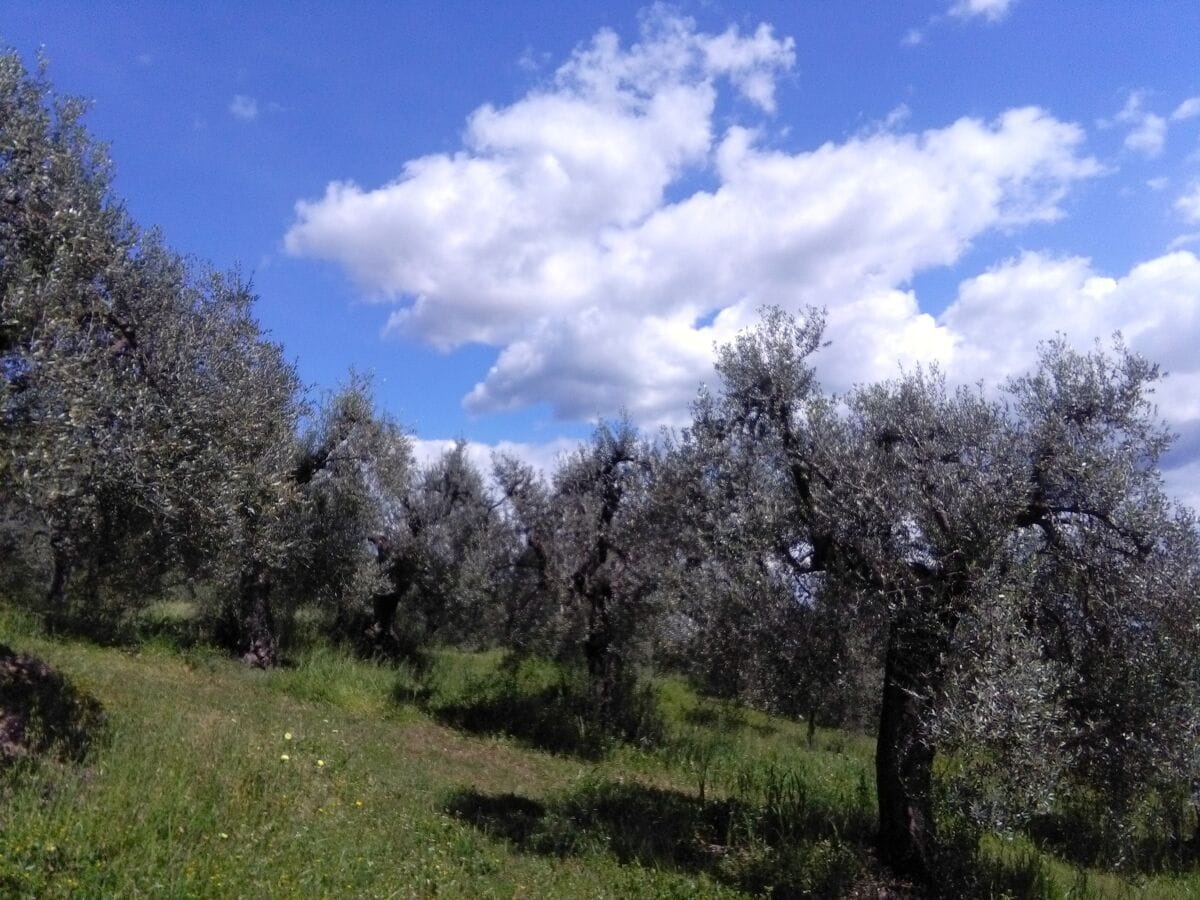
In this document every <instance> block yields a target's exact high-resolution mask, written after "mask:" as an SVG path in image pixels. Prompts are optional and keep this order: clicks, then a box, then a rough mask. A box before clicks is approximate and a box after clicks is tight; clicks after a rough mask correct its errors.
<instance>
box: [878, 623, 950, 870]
mask: <svg viewBox="0 0 1200 900" xmlns="http://www.w3.org/2000/svg"><path fill="white" fill-rule="evenodd" d="M947 641H948V637H947V632H946V631H945V630H943V628H938V627H936V626H935V627H933V628H923V627H919V626H911V625H903V624H894V625H893V626H892V628H891V631H890V633H889V635H888V643H887V654H886V657H885V661H884V675H883V704H882V708H881V711H880V718H879V736H878V740H877V743H876V748H875V778H876V785H877V791H878V799H879V838H878V840H879V857H880V860H881V861H882V862H883V863H884V864H885V865H887V866H888V868H890V869H891V870H892V871H893V872H894V873H895V874H896V875H898V876H900V877H902V878H907V879H910V880H912V881H913V882H915V883H916V884H919V885H930V884H932V882H933V879H934V874H935V873H934V852H935V849H936V836H937V833H936V825H935V822H934V813H933V760H934V756H935V754H936V748H935V747H934V746H933V744H932V743H931V742H930V740H929V739H928V737H927V735H926V732H925V725H926V720H927V717H928V714H929V712H930V709H931V704H932V702H933V700H934V698H935V697H936V696H937V694H938V693H939V692H940V690H941V688H942V684H943V682H944V679H945V664H944V662H943V660H944V658H945V657H944V653H943V650H944V649H945V647H946V644H947Z"/></svg>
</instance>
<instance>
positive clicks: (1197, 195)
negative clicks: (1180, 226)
mask: <svg viewBox="0 0 1200 900" xmlns="http://www.w3.org/2000/svg"><path fill="white" fill-rule="evenodd" d="M1175 208H1176V209H1177V210H1179V212H1180V213H1182V214H1183V217H1184V218H1185V219H1187V220H1188V221H1189V222H1200V179H1197V180H1196V181H1193V182H1192V183H1191V184H1190V185H1188V188H1187V190H1186V191H1184V192H1183V194H1181V195H1180V196H1179V198H1178V199H1177V200H1176V201H1175Z"/></svg>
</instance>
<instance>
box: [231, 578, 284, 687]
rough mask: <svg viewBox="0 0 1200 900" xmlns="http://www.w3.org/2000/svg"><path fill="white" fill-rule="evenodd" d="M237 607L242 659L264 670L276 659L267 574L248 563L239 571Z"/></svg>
mask: <svg viewBox="0 0 1200 900" xmlns="http://www.w3.org/2000/svg"><path fill="white" fill-rule="evenodd" d="M239 593H240V597H239V601H240V606H241V622H240V626H241V632H242V635H241V645H242V648H243V653H242V661H243V662H245V663H247V664H248V665H252V666H258V667H259V668H263V669H267V668H270V667H271V666H273V665H275V664H276V663H277V662H278V661H279V660H278V653H279V648H278V640H277V637H276V634H275V616H274V614H273V613H272V611H271V576H270V574H269V573H268V572H267V571H266V570H265V569H264V568H262V567H261V566H259V565H255V564H251V565H249V566H247V567H246V568H245V569H244V570H243V571H242V577H241V584H240V585H239Z"/></svg>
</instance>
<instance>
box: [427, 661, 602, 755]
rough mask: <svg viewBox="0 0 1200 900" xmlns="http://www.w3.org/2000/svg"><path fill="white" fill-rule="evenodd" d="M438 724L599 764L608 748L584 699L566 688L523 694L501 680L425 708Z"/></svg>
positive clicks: (509, 682)
mask: <svg viewBox="0 0 1200 900" xmlns="http://www.w3.org/2000/svg"><path fill="white" fill-rule="evenodd" d="M427 709H428V711H429V712H430V713H432V714H433V716H434V718H436V719H437V720H438V721H439V722H441V723H442V724H444V725H449V726H451V727H454V728H460V729H462V730H463V731H469V732H472V733H474V734H505V735H508V736H509V737H512V738H515V739H517V740H518V741H521V742H522V743H524V744H527V745H529V746H531V747H536V748H538V749H540V750H548V751H550V752H551V753H561V754H564V755H568V756H577V757H581V758H583V759H598V758H600V757H601V756H603V755H604V753H605V752H606V751H607V749H608V746H609V743H610V741H609V739H608V737H607V736H606V735H604V734H603V733H601V731H600V730H599V729H598V728H596V727H594V726H593V725H592V721H591V714H590V709H589V707H588V703H587V698H586V697H585V696H582V695H581V693H580V692H579V691H576V690H573V689H572V687H571V686H570V685H567V684H557V685H550V686H548V687H542V688H538V689H535V690H521V689H519V688H518V687H517V686H516V685H515V684H513V683H512V682H511V681H510V680H507V679H501V680H500V681H498V682H497V683H495V684H493V685H489V686H488V687H486V688H483V689H480V690H475V691H469V692H468V693H467V694H466V695H465V696H461V697H456V698H454V699H453V700H451V701H449V702H441V703H439V702H437V701H435V700H431V701H430V702H429V704H428V706H427Z"/></svg>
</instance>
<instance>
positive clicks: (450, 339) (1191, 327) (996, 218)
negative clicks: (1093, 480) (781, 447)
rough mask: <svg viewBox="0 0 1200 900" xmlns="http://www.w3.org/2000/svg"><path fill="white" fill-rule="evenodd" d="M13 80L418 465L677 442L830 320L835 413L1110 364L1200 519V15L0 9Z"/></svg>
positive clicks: (699, 7) (305, 372)
mask: <svg viewBox="0 0 1200 900" xmlns="http://www.w3.org/2000/svg"><path fill="white" fill-rule="evenodd" d="M0 43H3V44H7V45H10V46H13V47H15V48H16V49H17V50H18V51H20V52H21V53H22V54H23V55H24V56H25V57H26V58H27V59H29V60H31V61H32V60H33V58H34V56H35V54H36V52H37V50H38V48H39V47H41V48H43V50H44V53H45V55H46V56H47V58H48V59H49V61H50V78H51V80H52V81H53V83H54V84H55V85H56V87H57V88H58V89H59V90H60V91H63V92H66V93H74V94H79V95H83V96H86V97H89V98H91V99H92V100H93V101H94V107H93V109H92V112H91V114H90V115H89V118H88V123H89V126H90V128H91V129H92V131H93V133H94V134H95V135H97V136H98V137H100V138H102V139H104V140H106V141H108V142H109V143H110V144H111V147H112V156H113V158H114V160H115V162H116V166H117V179H116V191H117V193H118V194H119V195H120V196H121V197H122V198H124V200H125V201H126V203H127V205H128V206H129V208H130V210H131V212H132V213H133V215H134V217H135V219H137V221H138V222H140V223H141V224H143V225H146V226H150V225H158V226H161V228H162V229H163V231H164V232H165V234H166V237H167V240H168V242H169V243H170V244H171V245H172V246H174V247H176V248H177V249H179V250H181V251H183V252H185V253H188V254H191V255H194V256H195V257H197V258H200V259H203V260H208V261H211V262H212V263H213V264H214V265H215V266H217V267H219V268H228V267H231V266H234V265H238V266H240V267H241V268H242V270H243V271H244V272H246V273H247V274H250V275H251V276H252V277H253V281H254V284H255V287H256V289H257V292H258V293H259V295H260V297H261V301H260V304H259V307H258V312H259V315H260V317H261V319H262V320H263V322H264V323H265V324H266V325H267V327H268V328H269V329H270V330H271V331H272V332H273V334H274V335H275V336H276V337H277V338H278V339H279V340H281V341H282V342H283V343H284V345H285V346H286V348H287V351H288V353H289V355H290V356H292V357H293V358H295V359H296V360H297V362H298V364H299V367H300V371H301V373H302V376H303V377H304V378H305V380H306V381H307V382H309V383H312V384H313V385H316V386H329V385H332V384H334V383H336V382H337V381H338V380H339V379H340V378H342V377H343V376H344V374H345V372H346V371H347V369H348V368H349V367H350V366H355V367H358V368H359V369H362V370H369V371H373V372H374V373H375V377H376V383H377V386H378V389H379V395H380V400H381V402H382V403H383V404H384V405H385V406H386V408H387V409H388V410H390V411H391V412H392V413H394V414H395V415H396V416H397V417H398V418H399V419H400V420H401V421H402V422H404V423H406V424H407V425H408V426H410V427H411V428H413V429H414V430H415V431H416V433H417V434H418V435H419V436H420V437H421V438H423V439H427V440H436V439H448V438H453V437H456V436H465V437H467V438H469V439H471V440H472V441H473V442H477V443H478V444H479V445H480V448H481V450H482V449H483V448H485V447H486V446H492V445H496V444H498V443H500V442H504V441H509V442H517V443H519V444H521V445H523V447H522V449H523V452H525V453H526V454H527V455H529V456H530V457H531V458H535V459H539V458H540V459H543V460H544V459H547V458H549V456H550V455H551V454H552V453H553V452H554V451H555V450H557V449H560V448H561V447H563V446H564V445H565V443H564V442H565V441H566V440H570V439H572V438H575V437H578V436H580V435H582V434H585V433H586V432H587V430H588V428H589V425H588V421H589V419H591V418H592V417H594V416H596V415H611V414H613V413H615V412H616V411H617V410H618V409H620V408H625V409H627V410H629V411H630V413H631V414H632V415H633V416H634V418H636V419H637V420H638V421H640V422H641V423H643V424H645V425H648V426H650V425H655V424H658V423H674V424H677V423H679V422H680V421H682V420H683V417H685V416H686V409H687V402H688V399H689V398H690V397H691V396H693V395H694V391H695V387H696V385H697V384H698V383H699V382H700V381H701V380H704V379H707V378H710V377H711V369H710V363H711V348H712V345H713V343H714V342H719V341H723V340H727V339H728V338H729V337H730V336H731V335H732V334H734V333H736V331H737V329H738V328H740V327H744V326H746V325H748V324H750V323H752V322H753V320H754V315H755V312H754V311H755V310H756V309H757V308H758V306H760V305H761V304H763V303H781V304H783V305H785V306H789V307H792V308H796V309H799V308H801V307H803V306H804V305H805V304H808V303H818V304H821V305H826V306H828V307H829V309H830V322H831V326H830V337H831V338H832V339H833V344H832V346H831V347H830V348H829V349H828V350H827V351H825V352H824V356H823V358H822V364H821V368H822V374H823V377H824V378H825V380H826V382H827V384H829V385H830V386H831V387H832V388H834V389H844V388H845V387H846V386H848V385H849V384H851V383H854V382H856V381H861V380H867V379H874V378H879V377H886V376H888V375H892V374H895V373H896V372H897V371H898V369H897V366H898V365H899V364H900V363H906V364H907V363H911V362H914V361H917V360H921V361H936V362H938V363H940V364H941V365H942V366H944V367H945V368H946V370H947V371H948V372H949V373H950V374H951V376H952V377H954V378H957V379H960V380H964V381H967V380H975V379H980V378H982V379H985V380H996V379H999V378H1001V377H1003V376H1004V375H1005V374H1007V373H1009V372H1014V371H1019V370H1021V369H1022V368H1024V367H1025V366H1027V365H1028V364H1029V361H1030V360H1031V359H1032V354H1033V352H1034V347H1035V345H1036V341H1037V340H1038V339H1040V338H1044V337H1048V336H1050V335H1052V334H1053V333H1054V332H1055V331H1062V332H1065V333H1066V334H1067V335H1068V337H1069V338H1070V339H1071V340H1073V341H1075V342H1077V343H1079V344H1080V345H1081V346H1082V345H1086V344H1087V343H1088V342H1090V341H1091V340H1092V339H1093V338H1095V337H1097V336H1106V335H1108V334H1109V333H1111V332H1112V331H1114V330H1116V329H1120V330H1122V331H1123V333H1125V335H1126V336H1127V338H1128V339H1129V340H1130V343H1131V344H1133V346H1134V347H1135V348H1136V349H1138V350H1140V351H1142V352H1144V353H1146V354H1147V355H1148V356H1151V357H1152V358H1155V359H1159V360H1161V361H1162V362H1163V363H1164V365H1165V366H1166V368H1168V369H1170V370H1171V371H1172V373H1173V374H1172V376H1171V378H1170V379H1169V380H1168V382H1167V383H1166V384H1165V385H1164V388H1163V390H1162V391H1161V392H1160V395H1159V401H1160V406H1161V409H1162V411H1163V413H1164V415H1166V416H1167V417H1168V419H1169V420H1170V422H1171V424H1172V425H1173V427H1175V429H1176V430H1177V431H1178V432H1179V433H1180V435H1181V441H1180V448H1179V450H1178V452H1177V453H1176V454H1175V455H1174V456H1173V457H1172V458H1171V460H1170V463H1171V466H1172V471H1171V473H1170V479H1171V485H1172V487H1173V489H1174V490H1176V492H1177V493H1179V494H1180V495H1181V496H1183V497H1186V498H1188V499H1190V500H1192V502H1195V501H1196V500H1197V498H1200V359H1198V358H1197V357H1198V356H1200V354H1197V353H1196V351H1195V348H1196V347H1197V346H1200V261H1198V260H1197V258H1196V256H1195V254H1196V253H1198V252H1200V66H1198V65H1197V63H1196V52H1195V48H1196V47H1198V46H1200V5H1197V4H1195V3H1192V2H1183V0H1179V2H1158V3H1115V2H1114V3H1108V2H1092V0H1087V2H1083V0H1080V2H1057V0H1056V2H1049V0H1007V2H1006V0H931V2H919V3H918V2H914V3H878V2H836V3H835V2H817V0H810V2H798V3H778V2H764V3H737V4H733V3H721V2H702V3H701V2H682V3H679V4H676V5H672V6H661V5H660V6H646V5H644V4H625V3H608V4H603V5H601V4H595V3H583V2H554V3H549V2H547V3H533V2H523V3H507V4H498V3H491V4H488V3H482V2H471V3H464V2H440V3H436V4H433V3H429V4H417V3H355V2H346V3H337V4H333V3H329V4H314V3H295V2H292V3H277V4H276V3H263V2H257V3H252V4H234V3H220V2H210V3H206V4H203V5H200V4H182V3H157V4H156V3H148V2H146V3H142V4H139V5H137V6H134V5H132V4H104V3H98V2H92V3H78V4H72V3H58V2H6V0H0ZM430 446H432V445H430Z"/></svg>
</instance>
